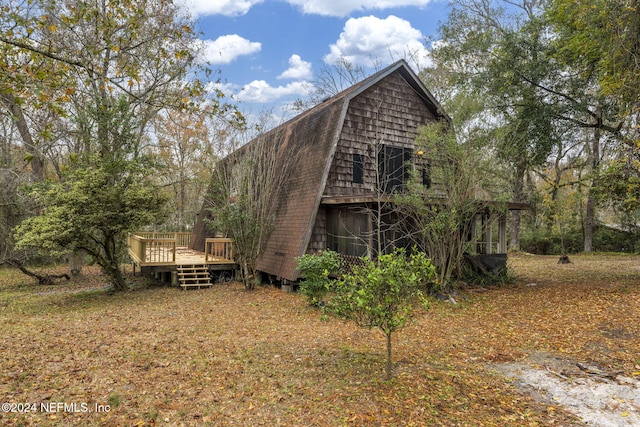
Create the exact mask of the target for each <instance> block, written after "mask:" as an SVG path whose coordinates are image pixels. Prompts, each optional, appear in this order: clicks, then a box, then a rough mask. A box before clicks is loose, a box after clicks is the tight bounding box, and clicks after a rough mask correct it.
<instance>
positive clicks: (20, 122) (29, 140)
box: [1, 94, 44, 182]
mask: <svg viewBox="0 0 640 427" xmlns="http://www.w3.org/2000/svg"><path fill="white" fill-rule="evenodd" d="M1 98H2V100H3V101H4V103H5V105H6V106H7V107H8V108H9V111H10V112H11V115H12V119H13V121H14V123H15V124H16V128H17V129H18V133H20V137H21V138H22V142H23V144H24V148H25V151H26V152H27V153H28V154H29V156H30V157H31V159H30V160H29V164H30V165H31V175H32V176H33V178H34V180H35V181H37V182H42V181H44V158H43V157H42V155H41V154H40V151H39V150H38V149H37V147H36V143H35V142H34V140H33V137H32V135H31V130H30V128H29V124H28V123H27V119H26V117H25V116H24V113H23V112H22V108H20V105H18V102H17V101H16V98H15V97H14V96H13V95H11V94H3V95H2V96H1Z"/></svg>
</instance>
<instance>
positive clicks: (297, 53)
mask: <svg viewBox="0 0 640 427" xmlns="http://www.w3.org/2000/svg"><path fill="white" fill-rule="evenodd" d="M183 1H185V2H186V6H187V8H188V10H189V11H190V13H191V14H192V17H193V18H195V19H196V23H197V25H196V27H197V29H198V30H199V31H200V32H201V33H202V34H200V38H201V39H202V43H203V46H204V50H203V54H204V56H205V57H206V59H207V60H208V61H209V62H210V64H211V67H212V68H213V69H214V70H219V71H220V74H216V75H215V76H216V77H219V78H220V86H219V88H220V89H222V91H223V92H224V93H225V94H227V95H229V96H232V97H233V99H234V100H235V101H237V102H239V105H240V108H241V110H242V109H246V110H248V111H254V112H256V111H266V110H268V109H275V110H280V111H281V112H282V114H283V115H286V114H287V112H286V111H287V105H289V104H290V102H291V101H293V100H295V99H298V98H300V99H304V98H305V96H306V95H307V94H308V93H309V91H311V90H313V83H312V82H313V81H314V80H315V79H316V78H317V75H318V73H319V72H320V71H321V69H322V67H323V66H327V65H331V64H335V62H336V60H337V59H339V58H344V59H346V60H347V61H349V62H350V63H351V64H354V65H361V66H364V67H371V66H372V65H373V64H377V67H378V69H379V68H381V67H384V66H386V65H388V64H391V63H392V62H394V61H395V60H398V59H400V58H402V57H405V56H406V53H407V52H413V53H414V54H415V53H417V58H418V61H419V62H420V65H421V66H424V65H426V64H428V61H429V53H428V50H427V48H426V44H425V40H426V38H427V37H431V36H435V35H436V32H437V29H438V25H439V23H440V22H444V21H445V20H446V18H447V13H448V2H447V0H183ZM414 57H416V56H415V55H414ZM411 65H412V66H414V67H415V65H414V64H411ZM373 71H375V70H373V69H372V70H371V72H373Z"/></svg>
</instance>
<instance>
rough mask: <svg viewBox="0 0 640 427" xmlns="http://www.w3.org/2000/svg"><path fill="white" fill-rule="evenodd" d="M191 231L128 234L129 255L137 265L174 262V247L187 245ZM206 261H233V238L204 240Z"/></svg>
mask: <svg viewBox="0 0 640 427" xmlns="http://www.w3.org/2000/svg"><path fill="white" fill-rule="evenodd" d="M190 240H191V233H156V232H136V233H133V234H129V236H128V237H127V244H128V247H129V256H131V259H132V260H133V261H134V262H135V263H136V264H138V265H166V264H175V263H176V249H177V248H186V247H188V246H189V243H190ZM204 259H205V262H206V263H225V264H226V263H233V262H234V260H233V240H232V239H228V238H221V237H216V238H210V239H206V241H205V253H204Z"/></svg>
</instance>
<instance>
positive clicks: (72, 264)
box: [69, 249, 85, 277]
mask: <svg viewBox="0 0 640 427" xmlns="http://www.w3.org/2000/svg"><path fill="white" fill-rule="evenodd" d="M84 255H85V252H84V249H78V250H76V251H73V252H72V253H71V255H69V272H70V273H71V275H72V276H73V277H77V276H79V275H80V273H82V267H83V266H84Z"/></svg>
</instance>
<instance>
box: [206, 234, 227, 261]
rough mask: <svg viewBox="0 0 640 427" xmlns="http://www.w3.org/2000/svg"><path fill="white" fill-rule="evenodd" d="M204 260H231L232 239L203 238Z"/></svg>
mask: <svg viewBox="0 0 640 427" xmlns="http://www.w3.org/2000/svg"><path fill="white" fill-rule="evenodd" d="M204 257H205V258H204V259H205V262H213V261H229V262H233V261H234V260H233V239H229V238H226V237H213V238H209V239H206V240H205V244H204Z"/></svg>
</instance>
